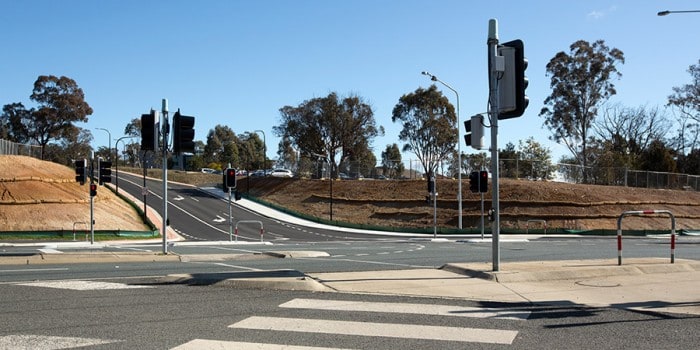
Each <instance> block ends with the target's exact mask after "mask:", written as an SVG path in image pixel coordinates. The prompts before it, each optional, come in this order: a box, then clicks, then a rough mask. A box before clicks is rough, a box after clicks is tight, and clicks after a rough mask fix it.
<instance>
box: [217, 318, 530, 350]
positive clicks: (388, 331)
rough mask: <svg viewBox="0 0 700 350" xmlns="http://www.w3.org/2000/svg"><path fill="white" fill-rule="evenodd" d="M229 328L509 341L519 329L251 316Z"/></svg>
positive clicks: (427, 338) (483, 341) (490, 341)
mask: <svg viewBox="0 0 700 350" xmlns="http://www.w3.org/2000/svg"><path fill="white" fill-rule="evenodd" d="M229 328H236V329H255V330H268V331H284V332H300V333H316V334H335V335H337V334H341V335H354V336H366V337H387V338H401V339H421V340H441V341H456V342H477V343H491V344H508V345H510V344H512V343H513V341H514V340H515V337H516V336H517V335H518V331H512V330H500V329H484V328H466V327H465V328H462V327H441V326H425V325H409V324H392V323H374V322H352V321H335V320H318V319H305V318H279V317H259V316H253V317H249V318H246V319H244V320H242V321H240V322H237V323H234V324H232V325H230V326H229Z"/></svg>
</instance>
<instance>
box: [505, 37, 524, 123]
mask: <svg viewBox="0 0 700 350" xmlns="http://www.w3.org/2000/svg"><path fill="white" fill-rule="evenodd" d="M498 54H499V55H500V56H503V58H504V61H505V71H504V72H503V77H502V78H501V80H500V82H499V84H498V94H499V106H498V107H499V108H498V110H499V113H498V119H499V120H500V119H508V118H516V117H519V116H521V115H523V113H525V109H526V108H527V105H528V104H529V102H530V101H529V98H528V97H527V95H525V89H527V85H528V79H527V77H526V76H525V70H526V69H527V59H526V58H525V46H524V45H523V42H522V40H513V41H509V42H507V43H504V44H502V45H499V46H498Z"/></svg>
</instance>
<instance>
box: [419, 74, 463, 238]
mask: <svg viewBox="0 0 700 350" xmlns="http://www.w3.org/2000/svg"><path fill="white" fill-rule="evenodd" d="M421 74H423V75H426V76H429V77H430V80H432V81H437V82H438V83H440V84H442V85H444V86H445V87H446V88H448V89H450V90H452V92H454V93H455V96H457V121H456V123H455V128H456V129H457V163H458V165H457V210H458V211H459V215H457V227H459V229H460V230H461V229H462V150H461V147H460V144H461V142H460V140H461V139H462V136H461V135H460V131H459V94H458V93H457V90H455V89H453V88H452V87H451V86H450V85H448V84H447V83H445V82H444V81H442V80H440V79H438V77H436V76H434V75H432V74H430V73H429V72H426V71H423V72H421Z"/></svg>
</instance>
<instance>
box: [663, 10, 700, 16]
mask: <svg viewBox="0 0 700 350" xmlns="http://www.w3.org/2000/svg"><path fill="white" fill-rule="evenodd" d="M697 12H700V10H687V11H668V10H666V11H659V12H657V13H656V15H657V16H668V15H670V14H672V13H697Z"/></svg>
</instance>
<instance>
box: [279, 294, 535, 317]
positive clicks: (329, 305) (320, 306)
mask: <svg viewBox="0 0 700 350" xmlns="http://www.w3.org/2000/svg"><path fill="white" fill-rule="evenodd" d="M280 307H281V308H288V309H313V310H333V311H360V312H388V313H401V314H414V315H434V316H455V317H474V318H497V319H507V320H527V319H528V317H530V312H529V311H523V310H517V309H497V308H479V307H465V306H453V305H430V304H408V303H373V302H365V301H345V300H320V299H319V300H317V299H293V300H291V301H288V302H286V303H284V304H282V305H280Z"/></svg>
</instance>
